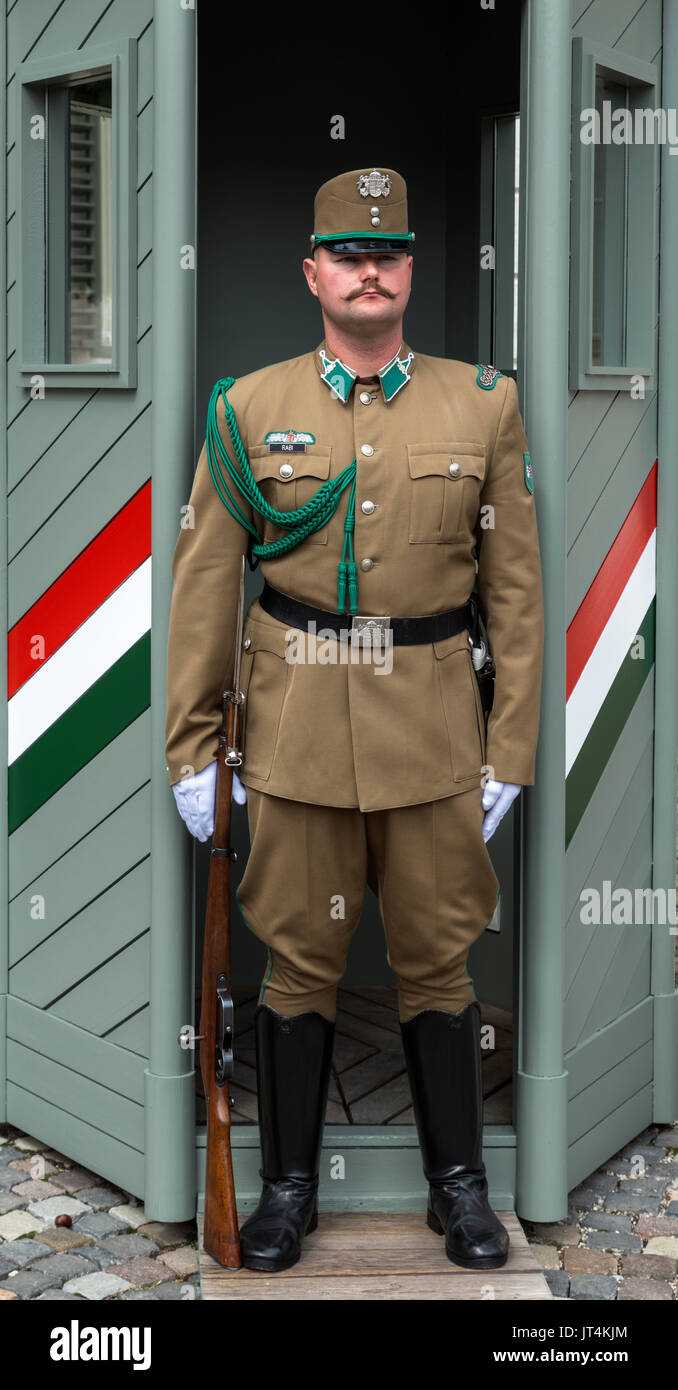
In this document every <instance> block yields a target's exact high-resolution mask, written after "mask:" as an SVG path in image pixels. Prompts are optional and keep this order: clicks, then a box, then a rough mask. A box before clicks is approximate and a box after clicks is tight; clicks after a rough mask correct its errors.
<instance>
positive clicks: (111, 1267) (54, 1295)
mask: <svg viewBox="0 0 678 1390" xmlns="http://www.w3.org/2000/svg"><path fill="white" fill-rule="evenodd" d="M61 1215H68V1216H70V1218H71V1225H70V1226H62V1225H60V1226H57V1225H55V1220H56V1218H57V1217H58V1216H61ZM200 1296H201V1295H200V1276H199V1273H198V1232H197V1227H196V1223H195V1221H188V1222H181V1223H178V1224H176V1225H170V1224H169V1223H166V1222H161V1221H149V1219H148V1217H147V1216H146V1213H145V1211H144V1208H143V1206H142V1205H141V1204H140V1203H139V1201H138V1199H137V1198H136V1197H134V1196H133V1195H132V1194H131V1193H129V1192H123V1191H121V1190H120V1189H119V1188H114V1187H110V1186H109V1185H108V1184H107V1183H106V1181H105V1179H103V1178H100V1177H98V1176H97V1174H96V1173H91V1172H89V1171H88V1170H87V1169H86V1168H80V1167H78V1165H77V1164H76V1163H73V1162H72V1160H71V1159H70V1158H66V1157H65V1155H64V1154H61V1153H58V1152H57V1151H56V1150H55V1149H51V1148H50V1147H49V1145H47V1144H44V1143H43V1142H42V1141H41V1140H39V1139H33V1138H32V1137H31V1136H30V1135H27V1134H23V1133H22V1131H21V1130H18V1129H16V1128H15V1127H14V1126H13V1125H5V1124H3V1125H0V1301H2V1300H16V1299H26V1298H34V1299H38V1300H39V1301H43V1300H57V1299H58V1300H65V1299H70V1300H76V1299H90V1300H91V1299H107V1300H110V1301H112V1302H117V1301H119V1302H121V1303H123V1302H125V1301H126V1300H127V1299H153V1300H162V1301H166V1300H167V1299H195V1298H200Z"/></svg>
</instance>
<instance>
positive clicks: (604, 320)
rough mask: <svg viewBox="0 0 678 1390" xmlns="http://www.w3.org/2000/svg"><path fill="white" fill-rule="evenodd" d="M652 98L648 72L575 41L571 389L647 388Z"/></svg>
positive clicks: (658, 114) (662, 122)
mask: <svg viewBox="0 0 678 1390" xmlns="http://www.w3.org/2000/svg"><path fill="white" fill-rule="evenodd" d="M657 94H658V75H657V69H656V67H655V65H654V64H652V63H644V62H641V61H640V60H637V59H635V58H631V57H629V56H628V55H627V54H624V53H620V52H618V51H617V50H612V49H610V50H608V49H603V48H600V47H599V46H598V45H596V44H592V43H589V42H587V41H586V40H584V39H582V38H576V39H574V40H573V83H572V202H571V209H572V223H571V239H570V240H571V258H570V259H571V266H570V271H571V273H570V388H571V389H572V390H581V389H582V388H588V389H589V390H594V391H619V390H629V389H631V387H634V388H636V387H638V386H641V385H644V388H645V389H646V390H647V389H652V388H653V387H654V373H655V338H656V326H657V304H656V294H657V268H656V256H657V231H658V201H659V199H658V177H659V172H658V171H659V164H658V147H659V145H660V144H661V143H662V138H663V139H664V140H665V139H666V138H667V124H666V116H665V113H663V112H662V111H661V110H660V109H659V108H658V107H657ZM641 378H642V379H643V381H642V383H641V380H640V379H641Z"/></svg>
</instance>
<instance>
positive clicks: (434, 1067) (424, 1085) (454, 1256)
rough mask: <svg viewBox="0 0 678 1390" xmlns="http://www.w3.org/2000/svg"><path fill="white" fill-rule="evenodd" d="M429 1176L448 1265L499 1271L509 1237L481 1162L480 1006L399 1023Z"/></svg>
mask: <svg viewBox="0 0 678 1390" xmlns="http://www.w3.org/2000/svg"><path fill="white" fill-rule="evenodd" d="M400 1029H401V1033H402V1038H403V1047H404V1051H405V1060H406V1062H407V1070H408V1074H409V1078H410V1088H411V1091H412V1104H413V1107H414V1115H415V1119H416V1122H417V1131H418V1134H419V1143H420V1146H421V1153H422V1159H423V1165H424V1174H425V1176H426V1178H427V1180H428V1183H429V1201H428V1214H427V1221H428V1224H429V1226H430V1227H431V1230H433V1231H436V1233H437V1234H438V1235H442V1234H443V1232H444V1233H445V1249H446V1252H447V1256H448V1259H450V1260H452V1261H453V1262H454V1264H458V1265H462V1266H463V1268H464V1269H498V1268H499V1266H500V1265H503V1264H505V1263H506V1259H507V1256H508V1247H509V1237H508V1231H507V1230H506V1227H505V1226H503V1225H502V1223H501V1221H500V1220H499V1217H498V1216H496V1215H495V1213H494V1211H493V1210H492V1207H491V1206H490V1204H489V1202H488V1199H487V1177H486V1173H485V1167H484V1164H483V1160H482V1133H483V1087H482V1067H481V1054H480V1004H479V1003H478V1001H477V999H472V1000H471V1002H470V1003H469V1004H466V1005H465V1007H464V1008H463V1009H461V1010H460V1012H459V1013H456V1014H453V1013H446V1012H445V1011H444V1010H442V1009H423V1010H422V1011H421V1013H418V1014H415V1016H414V1018H411V1019H409V1020H408V1022H407V1023H401V1025H400Z"/></svg>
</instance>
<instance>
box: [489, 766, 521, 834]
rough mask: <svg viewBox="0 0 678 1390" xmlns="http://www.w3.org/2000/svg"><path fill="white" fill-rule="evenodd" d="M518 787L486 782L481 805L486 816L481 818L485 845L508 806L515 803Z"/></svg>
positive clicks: (509, 783)
mask: <svg viewBox="0 0 678 1390" xmlns="http://www.w3.org/2000/svg"><path fill="white" fill-rule="evenodd" d="M521 790H522V788H521V787H520V786H516V784H515V782H493V781H492V780H490V781H488V782H487V783H486V785H485V788H484V790H483V797H482V801H481V805H482V808H483V810H484V811H487V812H488V814H487V815H486V816H485V817H484V818H483V839H484V840H485V842H486V843H487V841H488V840H489V838H490V835H493V834H494V832H495V830H496V829H497V826H498V824H499V822H500V820H501V819H502V816H505V815H506V812H507V811H508V808H509V806H510V805H511V803H512V802H513V801H515V799H516V797H517V795H518V792H519V791H521Z"/></svg>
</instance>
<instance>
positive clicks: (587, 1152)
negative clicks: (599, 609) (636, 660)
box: [565, 0, 662, 1185]
mask: <svg viewBox="0 0 678 1390" xmlns="http://www.w3.org/2000/svg"><path fill="white" fill-rule="evenodd" d="M572 14H573V25H572V34H573V36H576V35H580V36H586V37H588V38H590V39H592V40H595V41H596V42H598V43H600V44H602V45H604V46H605V47H607V48H613V49H616V50H617V51H618V52H620V53H624V54H631V55H633V56H634V57H635V58H639V59H642V60H644V61H647V62H656V63H658V64H659V65H660V70H661V45H662V5H661V0H644V3H639V0H573V6H572ZM660 103H661V93H659V94H658V97H657V104H658V105H659V104H660ZM658 193H659V190H657V196H658ZM657 253H658V248H657ZM658 272H659V266H658V261H657V262H656V273H657V275H658ZM656 458H657V392H656V390H655V391H648V392H647V394H646V398H645V400H643V401H638V400H633V399H631V397H630V395H629V393H628V391H626V390H620V391H617V392H612V391H588V390H580V391H576V392H575V391H572V392H570V401H569V411H568V484H567V552H568V561H567V563H568V570H567V623H568V624H570V623H571V621H572V619H573V617H574V615H575V614H576V612H577V610H578V609H579V607H580V605H581V604H582V602H583V601H584V600H585V598H586V595H587V592H588V591H589V589H590V586H591V584H592V582H593V580H594V579H595V577H596V575H597V574H598V571H599V570H600V567H601V565H602V564H603V562H604V560H605V557H606V556H607V555H608V552H609V551H610V548H611V546H612V545H613V542H614V540H615V538H616V537H617V535H618V533H619V531H620V529H621V527H622V524H623V522H624V520H625V518H626V516H627V515H628V513H629V511H630V510H631V508H632V507H633V505H634V503H635V501H636V499H637V497H638V495H639V493H640V491H641V489H642V487H643V484H644V483H645V482H646V480H647V479H648V475H649V474H650V473H651V470H652V469H653V466H654V464H655V460H656ZM659 466H660V467H661V466H662V460H659ZM650 667H651V669H650V671H649V674H648V675H647V678H646V679H645V680H644V683H643V684H642V687H641V688H640V690H639V693H638V694H637V697H636V699H635V702H634V703H633V706H632V708H631V710H630V713H628V716H627V718H626V721H625V723H624V725H623V728H622V729H621V732H620V734H619V736H618V738H617V740H616V743H615V745H614V747H613V748H612V750H611V752H610V755H609V757H608V758H607V760H606V762H605V765H604V767H603V769H602V772H601V775H600V777H599V779H598V781H597V784H596V787H595V791H594V793H593V795H592V796H591V798H590V800H589V801H588V804H587V806H586V808H585V809H584V811H583V814H582V816H581V818H580V819H579V821H578V824H577V826H576V829H575V831H574V834H573V835H572V838H571V840H570V842H569V845H568V849H567V856H566V884H567V901H568V906H567V918H566V928H565V931H566V934H565V976H566V978H565V990H566V996H565V1049H566V1054H567V1055H566V1066H567V1067H568V1071H569V1073H570V1078H569V1080H570V1096H569V1108H568V1114H569V1131H570V1144H571V1149H570V1160H571V1170H570V1179H571V1181H570V1185H572V1183H573V1182H576V1181H578V1180H579V1178H580V1176H582V1175H586V1174H587V1173H589V1172H590V1171H591V1169H592V1168H593V1167H595V1166H596V1164H597V1163H599V1162H600V1161H601V1160H602V1159H604V1158H605V1157H607V1156H609V1154H611V1153H612V1152H613V1151H614V1149H615V1148H616V1147H617V1146H618V1144H621V1143H623V1142H625V1141H626V1140H627V1139H628V1138H629V1137H632V1136H633V1135H635V1134H636V1133H638V1132H639V1130H640V1129H641V1128H642V1127H643V1125H644V1124H646V1123H647V1122H648V1120H649V1119H650V1117H651V1108H650V1107H651V1079H652V1048H651V1044H650V1042H649V1037H651V1008H650V1005H649V1003H645V1004H644V1003H643V1001H647V1000H648V996H649V993H650V928H649V926H643V925H640V926H639V925H633V926H632V925H629V926H616V927H615V926H610V925H605V924H601V925H599V926H583V925H582V923H581V921H580V919H579V910H580V900H579V895H580V892H581V891H582V889H585V888H590V887H595V888H597V889H598V890H599V891H601V890H602V885H603V881H604V880H611V883H612V887H613V889H614V888H616V887H622V886H623V887H625V888H631V889H632V890H633V889H635V888H645V887H649V886H650V884H651V881H652V880H651V874H652V758H653V724H654V661H653V660H652V662H651V663H650ZM636 1021H639V1022H640V1023H641V1024H642V1026H641V1027H640V1028H638V1027H637V1026H636ZM648 1029H649V1030H650V1031H649V1033H648Z"/></svg>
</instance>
